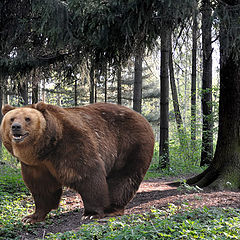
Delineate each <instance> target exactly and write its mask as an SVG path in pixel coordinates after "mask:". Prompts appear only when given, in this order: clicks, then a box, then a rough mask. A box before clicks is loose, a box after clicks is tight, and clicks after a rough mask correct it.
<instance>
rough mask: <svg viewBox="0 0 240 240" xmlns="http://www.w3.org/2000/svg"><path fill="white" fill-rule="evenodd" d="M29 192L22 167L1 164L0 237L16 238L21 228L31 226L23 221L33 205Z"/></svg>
mask: <svg viewBox="0 0 240 240" xmlns="http://www.w3.org/2000/svg"><path fill="white" fill-rule="evenodd" d="M27 192H28V190H27V189H26V186H25V185H24V183H23V180H22V177H21V173H20V169H19V168H11V167H9V166H8V165H7V164H4V165H0V239H12V238H16V237H17V235H18V232H19V231H20V230H21V229H27V228H29V226H24V225H23V224H22V222H21V218H22V217H23V216H24V215H26V214H27V208H29V206H31V202H30V201H26V198H28V197H27V196H26V193H27Z"/></svg>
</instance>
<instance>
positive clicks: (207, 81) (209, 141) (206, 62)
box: [200, 0, 213, 166]
mask: <svg viewBox="0 0 240 240" xmlns="http://www.w3.org/2000/svg"><path fill="white" fill-rule="evenodd" d="M210 2H211V1H210V0H203V6H202V45H203V76H202V114H203V126H202V151H201V163H200V165H201V166H203V165H205V164H207V165H209V164H210V162H211V161H212V156H213V120H212V44H211V41H212V39H211V29H212V19H211V15H212V10H211V6H210Z"/></svg>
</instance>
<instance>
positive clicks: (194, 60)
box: [191, 9, 198, 149]
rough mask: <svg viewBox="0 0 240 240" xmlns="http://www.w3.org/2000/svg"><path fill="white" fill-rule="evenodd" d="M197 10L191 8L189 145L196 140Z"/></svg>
mask: <svg viewBox="0 0 240 240" xmlns="http://www.w3.org/2000/svg"><path fill="white" fill-rule="evenodd" d="M197 28H198V24H197V10H196V9H193V26H192V82H191V145H192V149H194V148H195V141H196V106H197V105H196V98H197V97H196V83H197Z"/></svg>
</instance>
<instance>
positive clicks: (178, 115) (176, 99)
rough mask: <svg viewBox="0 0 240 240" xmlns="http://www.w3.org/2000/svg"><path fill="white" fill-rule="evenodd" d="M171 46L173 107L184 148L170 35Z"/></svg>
mask: <svg viewBox="0 0 240 240" xmlns="http://www.w3.org/2000/svg"><path fill="white" fill-rule="evenodd" d="M169 42H170V46H169V73H170V84H171V90H172V99H173V108H174V114H175V119H176V123H177V130H178V137H179V141H180V144H181V147H182V148H184V147H185V144H184V137H185V134H184V130H183V121H182V116H181V112H180V108H179V102H178V94H177V87H176V84H175V77H174V67H173V59H172V39H171V35H170V41H169Z"/></svg>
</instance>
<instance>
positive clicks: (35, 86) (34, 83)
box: [32, 80, 38, 104]
mask: <svg viewBox="0 0 240 240" xmlns="http://www.w3.org/2000/svg"><path fill="white" fill-rule="evenodd" d="M37 102H38V82H37V81H35V80H33V81H32V103H33V104H34V103H37Z"/></svg>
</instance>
